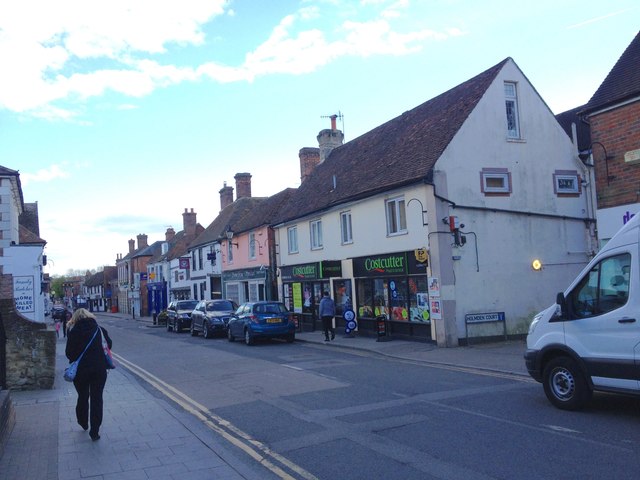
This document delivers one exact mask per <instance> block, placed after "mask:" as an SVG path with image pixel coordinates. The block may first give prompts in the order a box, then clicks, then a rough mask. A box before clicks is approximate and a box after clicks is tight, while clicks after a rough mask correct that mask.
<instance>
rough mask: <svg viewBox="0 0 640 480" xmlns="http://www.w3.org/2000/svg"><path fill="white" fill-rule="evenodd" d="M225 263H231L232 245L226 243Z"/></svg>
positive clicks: (228, 242) (229, 242) (229, 241)
mask: <svg viewBox="0 0 640 480" xmlns="http://www.w3.org/2000/svg"><path fill="white" fill-rule="evenodd" d="M227 263H233V243H231V240H228V241H227Z"/></svg>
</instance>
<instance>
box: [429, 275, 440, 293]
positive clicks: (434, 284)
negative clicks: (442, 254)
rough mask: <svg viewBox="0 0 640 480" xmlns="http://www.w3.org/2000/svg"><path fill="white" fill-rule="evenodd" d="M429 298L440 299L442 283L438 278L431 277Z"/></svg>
mask: <svg viewBox="0 0 640 480" xmlns="http://www.w3.org/2000/svg"><path fill="white" fill-rule="evenodd" d="M429 296H430V297H440V282H438V279H437V278H436V277H429Z"/></svg>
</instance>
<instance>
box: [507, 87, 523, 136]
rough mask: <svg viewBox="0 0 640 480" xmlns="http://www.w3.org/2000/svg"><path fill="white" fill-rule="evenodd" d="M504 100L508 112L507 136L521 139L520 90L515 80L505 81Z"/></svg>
mask: <svg viewBox="0 0 640 480" xmlns="http://www.w3.org/2000/svg"><path fill="white" fill-rule="evenodd" d="M504 101H505V106H506V113H507V138H513V139H519V138H520V123H519V121H518V91H517V89H516V84H515V83H514V82H504Z"/></svg>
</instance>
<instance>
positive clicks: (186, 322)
mask: <svg viewBox="0 0 640 480" xmlns="http://www.w3.org/2000/svg"><path fill="white" fill-rule="evenodd" d="M197 304H198V301H197V300H174V301H173V302H171V303H169V306H168V307H167V332H170V331H171V330H173V331H174V332H176V333H180V332H181V331H182V329H183V328H191V312H193V309H194V308H196V305H197Z"/></svg>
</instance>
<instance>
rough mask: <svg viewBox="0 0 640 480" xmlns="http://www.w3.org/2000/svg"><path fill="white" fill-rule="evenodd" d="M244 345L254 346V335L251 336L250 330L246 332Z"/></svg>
mask: <svg viewBox="0 0 640 480" xmlns="http://www.w3.org/2000/svg"><path fill="white" fill-rule="evenodd" d="M244 343H246V344H247V345H253V344H254V340H253V335H251V332H250V331H249V329H248V328H247V329H246V330H245V331H244Z"/></svg>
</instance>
